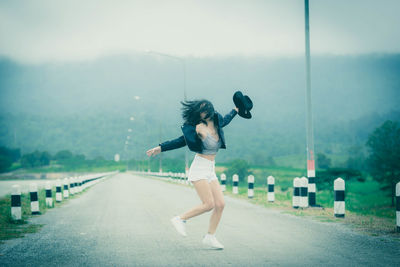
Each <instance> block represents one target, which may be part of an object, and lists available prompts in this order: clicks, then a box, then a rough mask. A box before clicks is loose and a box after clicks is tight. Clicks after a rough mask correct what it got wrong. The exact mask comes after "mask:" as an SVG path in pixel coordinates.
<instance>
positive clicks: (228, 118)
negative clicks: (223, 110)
mask: <svg viewBox="0 0 400 267" xmlns="http://www.w3.org/2000/svg"><path fill="white" fill-rule="evenodd" d="M238 112H239V109H238V108H237V107H235V108H234V109H233V110H232V111H231V112H229V113H228V114H226V115H225V116H224V118H223V120H222V127H225V126H226V125H228V124H229V123H230V122H231V120H232V119H233V118H234V117H235V116H236V114H237V113H238Z"/></svg>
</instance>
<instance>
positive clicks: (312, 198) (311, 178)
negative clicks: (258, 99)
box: [304, 0, 316, 206]
mask: <svg viewBox="0 0 400 267" xmlns="http://www.w3.org/2000/svg"><path fill="white" fill-rule="evenodd" d="M308 7H309V6H308V0H304V11H305V42H306V43H305V46H306V109H307V115H306V124H307V177H308V203H309V205H310V206H316V187H315V152H314V133H313V118H312V105H311V68H310V66H311V60H310V23H309V8H308Z"/></svg>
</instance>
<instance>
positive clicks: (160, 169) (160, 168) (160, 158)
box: [158, 123, 162, 173]
mask: <svg viewBox="0 0 400 267" xmlns="http://www.w3.org/2000/svg"><path fill="white" fill-rule="evenodd" d="M159 129H160V143H161V138H162V136H161V123H160V127H159ZM158 158H159V160H160V162H159V163H160V166H159V169H158V170H159V172H160V173H162V153H160V155H159V157H158Z"/></svg>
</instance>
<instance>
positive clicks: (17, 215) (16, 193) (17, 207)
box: [11, 184, 21, 220]
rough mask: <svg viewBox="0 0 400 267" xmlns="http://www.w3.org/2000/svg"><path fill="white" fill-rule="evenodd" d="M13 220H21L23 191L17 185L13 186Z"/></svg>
mask: <svg viewBox="0 0 400 267" xmlns="http://www.w3.org/2000/svg"><path fill="white" fill-rule="evenodd" d="M11 218H12V219H13V220H21V189H20V188H19V185H17V184H16V185H13V186H12V193H11Z"/></svg>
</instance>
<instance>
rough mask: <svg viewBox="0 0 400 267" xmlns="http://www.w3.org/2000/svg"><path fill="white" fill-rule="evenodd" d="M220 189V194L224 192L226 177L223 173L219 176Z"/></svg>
mask: <svg viewBox="0 0 400 267" xmlns="http://www.w3.org/2000/svg"><path fill="white" fill-rule="evenodd" d="M221 189H222V192H225V190H226V175H225V173H222V174H221Z"/></svg>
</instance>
